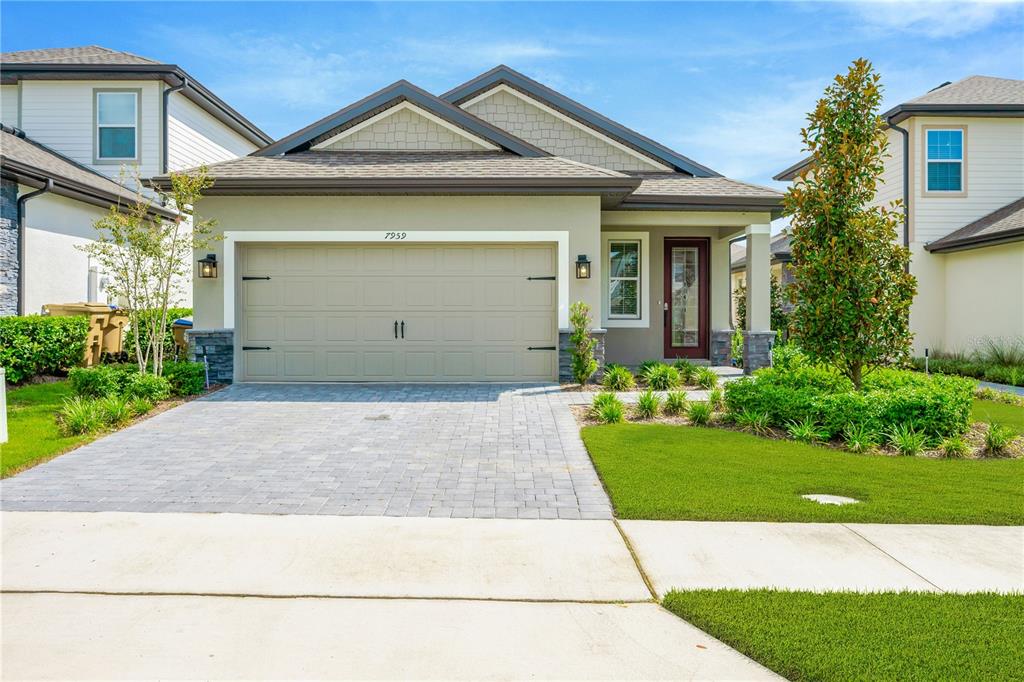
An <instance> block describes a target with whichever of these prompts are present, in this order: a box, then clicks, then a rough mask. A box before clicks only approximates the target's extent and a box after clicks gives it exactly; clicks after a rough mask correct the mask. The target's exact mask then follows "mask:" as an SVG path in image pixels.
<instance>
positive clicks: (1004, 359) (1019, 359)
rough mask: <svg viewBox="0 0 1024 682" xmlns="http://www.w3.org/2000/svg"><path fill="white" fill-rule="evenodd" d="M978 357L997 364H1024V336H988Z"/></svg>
mask: <svg viewBox="0 0 1024 682" xmlns="http://www.w3.org/2000/svg"><path fill="white" fill-rule="evenodd" d="M978 357H979V358H980V359H981V360H984V361H985V362H991V363H992V364H995V365H1004V366H1013V365H1024V336H1016V337H1012V338H986V339H985V340H984V341H982V344H981V349H980V350H979V351H978Z"/></svg>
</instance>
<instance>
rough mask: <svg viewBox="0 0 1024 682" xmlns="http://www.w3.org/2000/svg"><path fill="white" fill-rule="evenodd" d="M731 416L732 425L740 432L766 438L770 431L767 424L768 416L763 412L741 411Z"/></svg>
mask: <svg viewBox="0 0 1024 682" xmlns="http://www.w3.org/2000/svg"><path fill="white" fill-rule="evenodd" d="M731 416H732V420H733V423H734V424H736V426H737V428H739V429H740V430H741V431H746V432H747V433H752V434H754V435H756V436H767V435H768V434H769V433H771V431H772V429H771V426H770V425H769V424H768V415H767V414H766V413H764V412H754V411H753V410H743V411H742V412H737V413H736V414H733V415H731Z"/></svg>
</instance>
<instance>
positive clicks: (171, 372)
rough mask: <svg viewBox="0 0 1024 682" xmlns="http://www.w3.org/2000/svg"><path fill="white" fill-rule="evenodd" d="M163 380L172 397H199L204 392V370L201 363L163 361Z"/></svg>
mask: <svg viewBox="0 0 1024 682" xmlns="http://www.w3.org/2000/svg"><path fill="white" fill-rule="evenodd" d="M164 378H165V379H167V381H169V382H171V391H173V392H174V395H178V396H187V395H199V394H200V393H202V392H203V391H205V390H206V368H205V367H204V366H203V363H201V362H187V361H184V360H182V361H173V360H167V361H164Z"/></svg>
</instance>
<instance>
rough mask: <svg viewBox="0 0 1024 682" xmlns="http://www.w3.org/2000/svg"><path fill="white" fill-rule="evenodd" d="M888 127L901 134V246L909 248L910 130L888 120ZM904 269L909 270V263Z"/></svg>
mask: <svg viewBox="0 0 1024 682" xmlns="http://www.w3.org/2000/svg"><path fill="white" fill-rule="evenodd" d="M889 127H890V128H892V129H893V130H898V131H899V132H900V135H902V136H903V246H904V247H905V248H907V249H910V132H909V131H907V129H906V128H900V127H899V126H898V125H896V124H895V123H893V122H892V121H891V120H890V121H889ZM906 271H907V272H910V263H907V267H906Z"/></svg>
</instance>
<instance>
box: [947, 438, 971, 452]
mask: <svg viewBox="0 0 1024 682" xmlns="http://www.w3.org/2000/svg"><path fill="white" fill-rule="evenodd" d="M940 448H941V449H942V454H943V455H944V456H946V457H966V456H967V453H969V452H970V451H971V447H970V446H969V445H968V444H967V441H966V440H964V437H963V436H950V437H949V438H947V439H946V440H944V441H942V445H941V446H940Z"/></svg>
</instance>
